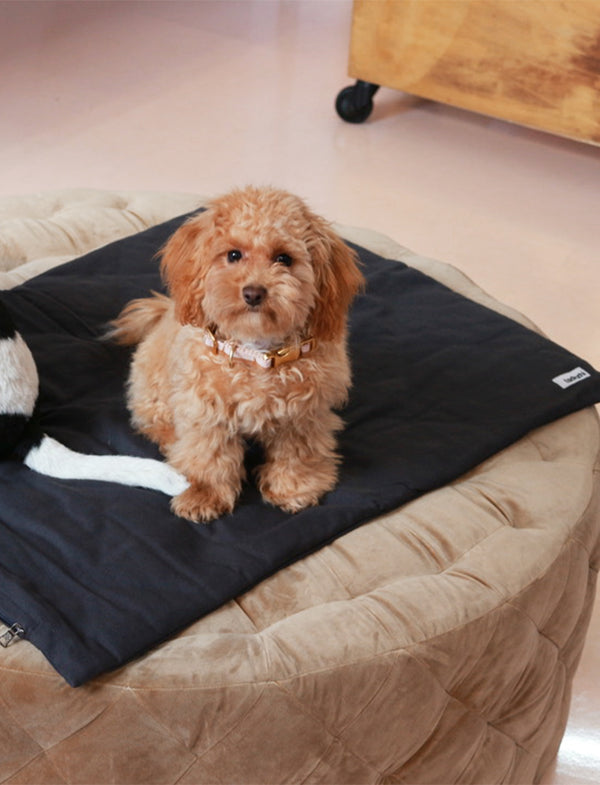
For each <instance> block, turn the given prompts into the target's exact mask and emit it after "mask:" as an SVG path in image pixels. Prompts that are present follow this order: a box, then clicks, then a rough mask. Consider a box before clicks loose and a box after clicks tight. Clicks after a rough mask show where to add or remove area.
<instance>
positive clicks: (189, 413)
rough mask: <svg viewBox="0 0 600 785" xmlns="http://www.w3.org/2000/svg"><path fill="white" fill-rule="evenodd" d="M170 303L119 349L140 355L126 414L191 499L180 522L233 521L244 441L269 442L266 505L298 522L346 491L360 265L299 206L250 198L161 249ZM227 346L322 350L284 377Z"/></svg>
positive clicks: (139, 309) (133, 322)
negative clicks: (350, 339)
mask: <svg viewBox="0 0 600 785" xmlns="http://www.w3.org/2000/svg"><path fill="white" fill-rule="evenodd" d="M161 271H162V274H163V278H164V280H165V283H166V286H167V290H168V292H169V296H168V297H167V296H165V295H154V296H153V297H150V298H144V299H140V300H134V301H132V302H131V303H129V304H128V305H127V306H126V307H125V309H124V310H123V311H122V313H121V315H120V316H119V317H118V318H117V319H116V320H115V322H114V323H113V330H112V337H113V338H114V339H115V340H117V341H118V342H120V343H123V344H139V345H138V347H137V349H136V351H135V354H134V357H133V360H132V365H131V372H130V378H129V384H128V404H129V408H130V410H131V412H132V421H133V424H134V426H135V427H136V428H137V429H138V430H139V431H141V432H142V433H144V434H146V436H148V437H149V438H150V439H152V440H153V441H154V442H156V443H157V444H158V445H159V447H160V449H161V451H162V453H163V454H164V455H165V457H166V458H167V460H168V462H169V463H170V464H171V465H172V466H173V467H175V468H176V469H178V470H179V471H180V472H182V473H183V474H184V475H185V476H186V478H187V479H188V481H189V483H190V486H189V487H188V488H187V490H185V491H184V492H183V493H181V494H179V495H178V496H176V497H175V498H174V499H173V500H172V510H173V512H174V513H175V514H177V515H179V516H182V517H184V518H187V519H189V520H192V521H209V520H212V519H214V518H216V517H218V516H220V515H223V514H225V513H227V512H230V511H231V510H232V509H233V507H234V505H235V502H236V499H237V497H238V495H239V493H240V490H241V485H242V481H243V480H244V447H245V438H254V439H256V440H258V441H259V442H260V443H261V444H262V446H263V448H264V452H265V462H264V464H263V465H262V466H261V467H260V468H259V469H258V473H257V481H258V487H259V489H260V492H261V494H262V496H263V498H264V499H265V500H266V501H268V502H270V503H272V504H274V505H277V506H279V507H281V508H283V509H284V510H287V511H290V512H296V511H298V510H301V509H303V508H305V507H307V506H310V505H314V504H317V503H318V501H319V499H320V498H321V497H322V495H323V494H324V493H325V492H327V491H329V490H331V489H332V488H333V487H334V486H335V484H336V481H337V468H338V462H339V459H338V456H337V455H336V439H335V433H336V431H338V430H339V429H340V428H341V425H342V423H341V420H340V418H339V417H338V415H337V414H336V413H335V412H334V411H333V408H334V407H339V406H340V405H342V404H343V403H344V402H345V400H346V397H347V393H348V389H349V385H350V367H349V362H348V356H347V349H346V334H347V312H348V308H349V305H350V303H351V301H352V299H353V297H354V296H355V294H356V293H357V292H358V290H359V289H360V287H361V286H362V284H363V277H362V274H361V272H360V270H359V268H358V264H357V258H356V255H355V254H354V252H353V251H352V250H351V249H350V248H349V247H348V246H347V245H345V243H344V242H343V241H342V240H341V238H340V237H339V236H338V235H337V234H336V233H335V232H334V231H333V230H332V229H331V227H330V225H329V224H328V223H327V222H326V221H325V220H324V219H322V218H320V217H319V216H317V215H315V214H314V213H313V212H311V210H309V209H308V207H307V206H306V205H305V204H304V202H303V201H301V200H300V199H299V198H298V197H296V196H293V195H292V194H289V193H287V192H284V191H280V190H276V189H272V188H253V187H250V188H245V189H243V190H238V191H234V192H232V193H229V194H227V195H225V196H223V197H220V198H218V199H215V200H214V201H213V202H211V203H210V205H209V207H208V209H207V210H206V211H205V212H202V213H199V214H197V215H195V216H193V217H192V218H190V219H189V220H187V221H186V222H185V223H184V224H183V225H182V226H181V227H180V228H179V229H178V230H177V231H176V232H175V233H174V234H173V236H172V237H171V238H170V239H169V240H168V242H167V243H166V245H165V247H164V248H163V250H162V263H161ZM209 326H210V328H211V329H212V330H214V331H216V334H217V336H218V337H220V338H223V339H225V340H229V341H233V342H235V343H239V344H251V345H252V346H254V347H257V348H260V349H264V350H270V349H276V348H278V347H281V346H284V345H294V344H296V345H297V344H298V343H299V342H300V341H301V340H303V339H306V338H308V337H311V338H313V339H314V340H315V345H314V349H313V350H312V351H311V352H310V353H309V354H306V355H305V356H303V357H302V358H300V359H298V360H295V361H294V362H291V363H288V364H284V365H281V366H279V367H277V368H270V369H265V368H262V367H260V366H259V365H257V364H256V363H253V362H247V361H244V360H237V359H236V360H234V361H233V362H231V361H230V359H229V358H228V357H227V356H225V355H224V354H215V353H214V352H213V351H212V350H211V348H210V347H209V346H207V344H206V342H205V338H204V336H205V331H204V329H199V328H206V327H209Z"/></svg>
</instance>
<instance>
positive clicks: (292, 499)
mask: <svg viewBox="0 0 600 785" xmlns="http://www.w3.org/2000/svg"><path fill="white" fill-rule="evenodd" d="M336 481H337V472H336V471H335V467H333V466H328V467H327V471H325V472H323V473H322V474H320V475H313V474H308V473H307V474H303V473H302V472H299V471H295V472H290V471H286V470H284V469H281V468H279V467H277V466H276V465H274V464H271V465H270V464H265V466H263V467H262V469H261V470H260V471H259V476H258V487H259V490H260V492H261V495H262V497H263V499H264V500H265V501H266V502H268V503H269V504H274V505H275V506H276V507H281V509H282V510H285V511H286V512H300V510H304V509H306V508H307V507H314V506H315V505H316V504H318V503H319V501H320V499H321V497H322V496H323V494H325V493H327V491H331V490H332V489H333V488H334V487H335V484H336Z"/></svg>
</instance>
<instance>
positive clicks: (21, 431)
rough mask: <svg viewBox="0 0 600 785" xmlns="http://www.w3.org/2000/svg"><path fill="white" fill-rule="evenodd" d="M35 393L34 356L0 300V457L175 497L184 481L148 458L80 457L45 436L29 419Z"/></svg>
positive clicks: (43, 469) (55, 473)
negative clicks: (17, 458)
mask: <svg viewBox="0 0 600 785" xmlns="http://www.w3.org/2000/svg"><path fill="white" fill-rule="evenodd" d="M38 392H39V378H38V373H37V368H36V364H35V360H34V359H33V355H32V354H31V351H30V350H29V347H28V346H27V344H26V343H25V341H24V340H23V338H22V336H21V335H20V333H18V332H17V330H16V328H15V325H14V322H13V320H12V318H11V316H10V314H9V312H8V310H7V309H6V307H5V306H4V304H3V303H2V302H1V301H0V458H7V457H8V456H9V455H17V456H19V457H21V458H22V460H23V462H24V463H25V465H26V466H28V467H29V468H30V469H33V470H34V471H37V472H40V473H41V474H46V475H48V476H50V477H56V478H59V479H77V480H106V481H109V482H118V483H121V484H124V485H133V486H138V487H142V488H151V489H153V490H157V491H162V493H166V494H168V495H169V496H175V495H177V494H178V493H181V492H182V491H184V490H185V489H186V487H187V485H188V483H187V481H186V479H185V478H184V477H183V476H182V475H180V474H179V473H178V472H176V471H175V470H174V469H173V468H172V467H171V466H169V465H168V464H166V463H162V462H160V461H155V460H153V459H151V458H137V457H133V456H127V455H85V454H83V453H77V452H74V451H73V450H70V449H69V448H68V447H65V446H64V445H62V444H60V442H57V441H56V439H53V438H51V437H50V436H47V435H46V434H44V433H43V432H42V431H40V430H39V429H38V428H36V427H35V426H34V425H33V423H32V421H31V418H32V415H33V412H34V409H35V405H36V402H37V398H38Z"/></svg>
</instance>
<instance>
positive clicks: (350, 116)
mask: <svg viewBox="0 0 600 785" xmlns="http://www.w3.org/2000/svg"><path fill="white" fill-rule="evenodd" d="M378 90H379V85H376V84H371V82H363V81H361V80H360V79H359V80H358V81H357V82H356V84H353V85H350V86H349V87H344V89H343V90H340V92H339V93H338V97H337V98H336V101H335V110H336V112H337V113H338V114H339V116H340V117H341V118H342V120H346V122H348V123H364V121H365V120H366V119H367V117H368V116H369V115H370V114H371V112H372V111H373V96H374V95H375V93H376V92H377V91H378Z"/></svg>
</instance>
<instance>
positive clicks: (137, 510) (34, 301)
mask: <svg viewBox="0 0 600 785" xmlns="http://www.w3.org/2000/svg"><path fill="white" fill-rule="evenodd" d="M182 220H183V219H182V218H178V219H174V220H171V221H168V222H166V223H164V224H161V225H160V226H157V227H153V228H151V229H149V230H147V231H145V232H142V233H140V234H138V235H135V236H133V237H129V238H126V239H124V240H121V241H118V242H116V243H112V244H111V245H108V246H106V247H104V248H102V249H100V250H98V251H94V252H93V253H91V254H88V255H86V256H84V257H82V258H80V259H78V260H76V261H73V262H71V263H69V264H66V265H63V266H61V267H58V268H56V269H54V270H51V271H49V272H47V273H45V274H44V275H41V276H39V277H38V278H35V279H33V280H31V281H29V282H27V283H26V284H23V285H22V286H19V287H18V288H16V289H13V290H11V291H7V292H1V293H0V296H1V298H2V300H3V302H4V303H5V304H6V306H7V307H8V309H9V310H10V312H11V314H12V315H13V317H14V319H15V322H16V323H17V327H18V329H19V330H20V332H21V334H22V335H23V337H24V338H25V340H26V341H27V342H28V343H29V346H30V348H31V350H32V352H33V354H34V356H35V358H36V361H37V364H38V369H39V374H40V383H41V395H40V401H39V416H40V419H41V424H42V426H43V428H44V430H45V431H46V432H47V433H48V434H49V435H51V436H54V437H55V438H57V439H58V440H60V441H62V442H63V443H64V444H66V445H67V446H68V447H71V448H72V449H76V450H80V451H83V452H91V453H111V452H114V453H124V454H131V455H140V456H145V457H159V456H158V453H157V451H156V449H155V447H154V446H153V445H152V444H150V443H148V442H147V441H146V440H145V439H144V438H142V437H140V436H138V435H136V434H134V433H133V432H132V430H131V428H130V426H129V424H128V414H127V411H126V408H125V402H124V383H125V379H126V376H127V371H128V364H129V359H130V351H129V350H128V349H124V348H122V347H117V346H114V345H111V344H106V343H103V342H99V341H98V340H97V336H98V335H99V333H100V332H101V330H102V327H103V325H104V324H105V323H106V322H107V321H108V320H109V319H111V318H113V317H114V316H116V315H117V313H118V312H119V310H120V309H121V307H122V306H123V305H124V304H125V303H126V302H127V301H128V300H129V299H131V298H132V297H140V296H145V295H146V294H147V293H148V291H149V290H150V289H157V290H158V289H160V288H161V285H160V280H159V274H158V262H157V259H156V256H155V255H156V252H157V250H158V249H159V247H160V246H161V245H162V244H163V243H164V242H165V240H166V238H167V237H168V236H169V235H170V234H171V233H172V232H173V231H174V230H175V229H176V228H177V227H178V226H179V224H180V223H181V221H182ZM357 250H358V251H359V254H360V256H361V259H362V261H363V263H364V272H365V275H366V278H367V289H366V292H365V294H364V295H361V296H360V297H359V298H358V299H357V300H356V302H355V305H354V307H353V310H352V314H351V339H350V347H351V357H352V366H353V371H354V387H353V390H352V393H351V397H350V402H349V404H348V406H347V408H346V409H345V410H344V412H343V417H344V420H345V421H346V423H347V425H346V429H345V431H344V432H343V433H342V434H341V436H340V445H341V452H342V455H343V465H342V470H341V479H340V482H339V485H338V487H337V488H336V489H335V490H334V491H333V492H332V493H330V494H328V495H327V496H326V498H325V499H324V500H323V502H322V504H321V505H320V506H318V507H315V508H312V509H309V510H306V511H304V512H301V513H299V514H297V515H289V514H286V513H284V512H282V511H281V510H278V509H275V508H273V507H270V506H268V505H266V504H264V503H263V502H262V500H261V498H260V495H259V494H258V492H257V490H256V488H255V487H254V486H253V485H252V484H251V483H249V484H247V485H246V487H245V489H244V492H243V494H242V497H241V499H240V502H239V504H238V506H237V509H236V510H235V512H234V513H233V514H232V515H230V516H226V517H224V518H222V519H221V520H218V521H216V522H214V523H212V524H210V525H208V526H205V525H195V524H192V523H189V522H187V521H185V520H181V519H178V518H176V517H175V516H173V515H172V514H171V513H170V511H169V500H168V498H167V497H166V496H164V495H162V494H160V493H157V492H153V491H149V490H144V489H136V488H128V487H122V486H118V485H113V484H110V483H102V482H91V481H65V480H56V479H51V478H48V477H45V476H42V475H39V474H37V473H35V472H33V471H30V470H29V469H27V468H26V467H24V466H23V465H22V464H20V463H19V462H18V461H16V460H15V461H13V460H7V461H4V462H2V463H0V619H2V620H3V621H4V622H5V623H7V624H9V625H11V624H13V623H18V624H20V625H21V627H22V628H23V629H24V635H25V637H26V638H27V639H29V640H30V641H31V642H32V643H33V644H34V645H35V646H37V647H38V648H39V649H40V650H41V651H42V652H43V653H44V654H45V656H46V657H47V658H48V660H49V661H50V662H51V663H52V665H53V666H54V667H55V668H56V669H57V670H58V671H59V672H60V673H61V674H62V675H63V676H64V678H65V679H66V680H67V681H68V682H69V683H70V684H72V685H78V684H81V683H82V682H85V681H86V680H88V679H90V678H92V677H93V676H95V675H97V674H100V673H102V672H104V671H107V670H110V669H113V668H116V667H117V666H119V665H121V664H123V663H125V662H127V661H128V660H130V659H131V658H133V657H136V656H138V655H140V654H142V653H143V652H145V651H147V650H148V649H149V648H150V647H152V646H154V645H156V644H157V643H159V642H160V641H162V640H164V639H165V638H167V637H169V636H170V635H172V634H174V633H175V632H177V631H178V630H180V629H182V628H183V627H185V626H186V625H188V624H190V623H191V622H193V621H195V620H196V619H198V618H199V617H201V616H202V615H204V614H206V613H209V612H210V611H211V610H213V609H215V608H217V607H218V606H219V605H221V604H223V603H225V602H226V601H228V600H229V599H231V598H233V597H235V596H236V595H238V594H240V593H242V592H244V591H247V590H248V589H250V588H251V587H252V586H254V585H255V584H256V583H258V582H259V581H260V580H262V579H263V578H265V577H267V576H268V575H270V574H272V573H273V572H275V571H276V570H278V569H280V568H282V567H284V566H285V565H287V564H289V563H290V562H293V561H294V560H296V559H299V558H301V557H302V556H304V555H306V554H308V553H310V552H312V551H314V550H315V549H317V548H319V547H321V546H323V545H325V544H326V543H328V542H330V541H331V540H333V539H334V538H336V537H339V536H340V535H342V534H343V533H344V532H347V531H349V530H350V529H352V528H354V527H356V526H358V525H359V524H361V523H363V522H365V521H368V520H369V519H372V518H373V517H375V516H377V515H379V514H380V513H383V512H385V511H388V510H391V509H394V508H395V507H398V506H399V505H401V504H403V503H404V502H407V501H408V500H410V499H413V498H415V497H416V496H418V495H420V494H423V493H425V492H426V491H429V490H431V489H433V488H436V487H439V486H441V485H443V484H445V483H447V482H449V481H450V480H452V479H454V478H456V477H458V476H459V475H461V474H462V473H463V472H465V471H467V470H468V469H470V468H472V467H473V466H475V465H476V464H477V463H479V462H480V461H482V460H483V459H485V458H487V457H489V456H490V455H492V454H493V453H495V452H497V451H498V450H500V449H502V448H503V447H506V446H508V445H509V444H511V443H512V442H513V441H515V440H516V439H518V438H519V437H521V436H523V435H525V434H526V433H527V432H528V431H529V430H531V429H532V428H535V427H537V426H540V425H542V424H544V423H547V422H549V421H551V420H553V419H556V418H558V417H561V416H563V415H566V414H568V413H570V412H572V411H574V410H576V409H579V408H582V407H585V406H588V405H590V404H593V403H595V402H598V401H600V374H598V373H597V372H596V371H594V370H593V369H592V368H591V367H590V365H589V364H587V363H586V362H584V361H583V360H581V359H579V358H577V357H575V356H573V355H572V354H570V353H569V352H567V351H565V350H564V349H562V348H560V347H559V346H557V345H555V344H553V343H551V342H550V341H548V340H546V339H545V338H543V337H541V336H539V335H537V334H536V333H534V332H532V331H530V330H528V329H526V328H524V327H522V326H520V325H519V324H517V323H515V322H513V321H511V320H510V319H507V318H505V317H503V316H500V315H498V314H496V313H494V312H492V311H490V310H488V309H486V308H484V307H482V306H480V305H477V304H475V303H473V302H471V301H470V300H468V299H466V298H464V297H462V296H460V295H458V294H456V293H454V292H452V291H451V290H449V289H447V288H446V287H444V286H442V285H441V284H439V283H437V282H435V281H434V280H432V279H430V278H428V277H427V276H425V275H423V274H421V273H419V272H417V271H415V270H413V269H411V268H409V267H407V266H405V265H403V264H400V263H398V262H395V261H390V260H386V259H382V258H380V257H378V256H376V255H374V254H373V253H370V252H368V251H366V250H364V249H360V248H359V249H357ZM574 369H581V370H580V371H577V372H575V373H573V371H574ZM557 377H563V381H562V383H561V384H559V383H558V382H559V381H560V379H558V380H557V381H553V380H555V379H557ZM577 377H579V378H577ZM564 379H566V381H564ZM255 459H256V458H255V456H254V455H253V454H252V451H250V453H249V455H248V462H249V463H250V464H251V463H252V461H254V460H255ZM449 536H452V533H451V532H450V533H449Z"/></svg>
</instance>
